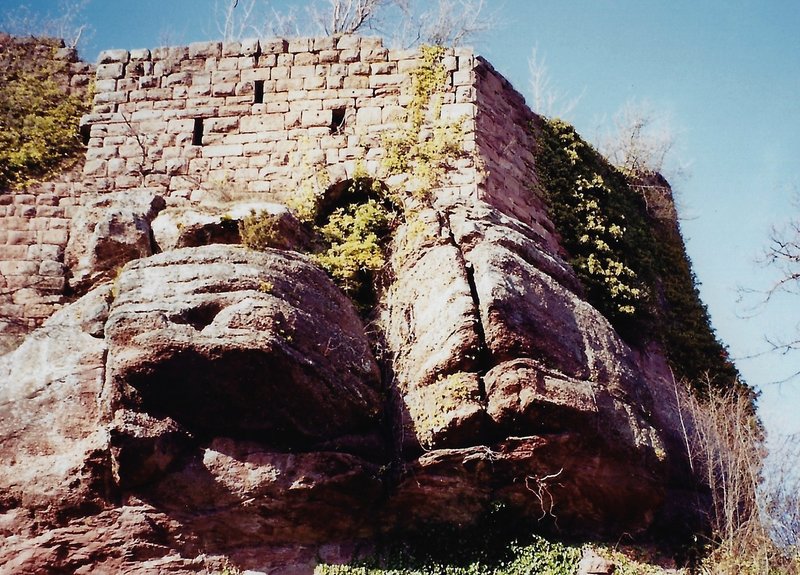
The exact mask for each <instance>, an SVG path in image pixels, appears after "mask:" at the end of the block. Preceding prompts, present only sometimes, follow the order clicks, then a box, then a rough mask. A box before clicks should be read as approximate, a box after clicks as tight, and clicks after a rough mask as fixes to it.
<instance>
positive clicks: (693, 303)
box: [533, 118, 752, 395]
mask: <svg viewBox="0 0 800 575" xmlns="http://www.w3.org/2000/svg"><path fill="white" fill-rule="evenodd" d="M533 130H534V133H535V136H536V140H537V149H536V150H535V155H536V166H537V176H538V185H539V187H540V188H541V190H542V192H543V194H544V196H545V198H546V199H547V201H548V203H549V207H550V217H551V219H552V220H553V223H554V224H555V226H556V229H557V230H558V233H559V234H560V236H561V238H562V243H563V245H564V247H565V248H566V250H567V252H568V254H569V261H570V264H571V265H572V267H573V269H574V270H575V272H576V274H577V275H578V277H579V279H580V280H581V283H582V284H583V286H584V288H585V290H586V292H587V297H588V300H589V302H590V303H591V304H592V305H593V306H594V307H595V308H597V309H598V310H599V311H600V312H601V313H603V315H605V316H606V317H607V318H608V319H609V321H611V323H612V324H613V325H614V326H615V328H616V329H617V330H618V331H619V332H620V334H621V335H622V336H623V337H624V338H625V339H627V340H628V341H630V342H632V343H640V344H643V343H646V342H647V341H650V340H652V339H654V338H655V339H657V340H658V341H660V342H661V343H662V344H663V346H664V348H665V350H666V353H667V356H668V359H669V362H670V365H671V367H672V369H673V371H674V373H675V376H676V377H677V378H678V379H683V380H686V381H690V382H693V383H694V384H695V385H696V391H698V392H702V389H703V388H704V387H705V384H704V383H701V382H704V381H705V378H706V377H708V378H709V379H710V380H711V382H712V385H713V386H714V387H717V388H719V389H730V388H738V389H739V390H740V391H742V392H745V393H748V394H751V395H752V391H751V390H750V388H748V387H747V385H745V384H744V383H741V382H740V377H739V373H738V371H737V370H736V368H735V367H734V365H733V364H732V363H731V361H730V359H729V357H728V354H727V351H726V350H725V348H724V347H723V346H722V344H720V342H719V341H718V340H717V337H716V334H715V333H714V330H713V329H712V328H711V324H710V320H709V316H708V310H707V309H706V307H705V305H704V304H703V302H702V301H701V300H700V294H699V292H698V289H697V281H696V278H695V276H694V274H693V272H692V270H691V263H690V262H689V259H688V257H687V256H686V250H685V247H684V244H683V238H682V237H681V234H680V229H679V228H678V224H677V222H674V221H665V220H661V219H658V218H655V217H650V215H649V214H648V212H647V209H646V206H645V203H644V200H643V198H642V195H641V194H640V193H639V192H638V191H637V190H636V189H635V187H634V186H632V185H631V182H630V181H629V180H628V178H626V176H625V175H623V174H622V173H621V172H619V171H618V170H617V169H615V168H614V167H613V166H611V165H610V164H609V163H608V162H607V161H606V160H605V159H604V158H603V157H602V156H601V155H600V154H599V153H598V152H597V151H596V150H594V148H592V146H590V145H589V144H588V143H586V142H585V141H584V140H583V139H581V137H580V136H579V135H578V134H577V133H576V132H575V129H574V128H573V127H572V126H570V125H569V124H567V123H565V122H563V121H561V120H547V119H544V118H539V119H537V121H536V122H535V124H534V126H533Z"/></svg>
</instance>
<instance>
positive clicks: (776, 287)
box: [761, 195, 800, 381]
mask: <svg viewBox="0 0 800 575" xmlns="http://www.w3.org/2000/svg"><path fill="white" fill-rule="evenodd" d="M795 204H796V206H797V207H798V208H800V195H798V198H797V200H796V201H795ZM761 263H762V264H764V265H765V266H767V267H770V268H773V269H774V270H776V271H777V273H778V279H777V280H776V281H775V282H774V283H773V284H772V285H771V286H770V287H769V288H768V289H767V290H766V291H763V292H761V295H762V297H763V299H762V302H761V304H763V305H768V304H769V303H770V302H772V300H773V299H774V298H776V297H777V296H778V295H779V294H788V295H791V296H800V216H795V217H793V218H792V219H790V220H789V221H788V222H787V223H786V224H784V225H782V226H774V227H773V228H772V231H771V232H770V237H769V245H768V246H767V249H766V250H765V252H764V255H763V256H762V258H761ZM766 340H767V343H768V344H769V352H770V353H779V354H782V355H789V354H793V353H794V352H797V351H800V320H799V321H798V322H797V323H796V324H795V326H794V333H793V334H792V335H789V336H782V337H776V336H773V335H768V336H766ZM798 376H800V369H798V368H797V366H795V369H793V370H792V372H791V373H790V375H789V376H788V377H787V378H785V379H784V381H788V380H790V379H794V378H795V377H798Z"/></svg>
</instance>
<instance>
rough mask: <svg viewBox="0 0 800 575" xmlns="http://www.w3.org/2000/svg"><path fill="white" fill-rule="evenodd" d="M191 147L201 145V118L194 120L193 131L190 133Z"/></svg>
mask: <svg viewBox="0 0 800 575" xmlns="http://www.w3.org/2000/svg"><path fill="white" fill-rule="evenodd" d="M192 145H193V146H202V145H203V118H195V119H194V130H193V131H192Z"/></svg>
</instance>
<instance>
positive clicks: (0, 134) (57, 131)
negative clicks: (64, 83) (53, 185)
mask: <svg viewBox="0 0 800 575" xmlns="http://www.w3.org/2000/svg"><path fill="white" fill-rule="evenodd" d="M2 48H3V49H4V50H5V51H6V53H5V54H4V55H3V56H4V58H3V59H4V62H5V64H4V66H2V67H0V190H6V189H16V188H22V187H24V186H26V185H28V184H30V183H31V182H32V181H34V180H36V179H40V178H45V177H47V176H48V175H49V174H51V173H53V172H54V171H55V170H57V169H58V168H60V167H62V166H63V165H65V164H66V163H68V162H69V161H70V160H74V159H75V158H76V157H77V156H78V155H79V154H80V153H82V144H81V140H80V134H79V125H78V124H79V121H80V117H81V115H82V114H84V113H85V112H86V111H87V110H88V108H89V105H88V101H85V100H83V99H81V98H78V97H77V96H74V95H67V94H65V93H64V91H63V90H62V88H61V87H60V86H59V84H58V82H57V80H56V79H57V77H58V75H59V74H60V73H62V72H63V70H64V69H63V66H65V64H63V63H60V62H56V61H54V60H53V59H45V58H41V57H38V59H35V60H34V61H29V59H30V58H31V57H32V56H31V54H38V52H37V51H32V52H30V53H29V52H28V51H26V50H25V45H22V44H21V45H17V44H14V43H9V44H6V45H4V46H3V47H2Z"/></svg>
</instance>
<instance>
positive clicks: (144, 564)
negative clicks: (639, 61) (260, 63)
mask: <svg viewBox="0 0 800 575" xmlns="http://www.w3.org/2000/svg"><path fill="white" fill-rule="evenodd" d="M99 243H102V241H100V242H99ZM392 267H393V269H394V272H395V274H394V275H395V278H396V279H395V280H394V281H393V283H392V284H391V285H390V286H388V288H387V289H386V290H385V291H384V294H383V296H382V302H381V305H380V306H379V309H381V310H382V312H381V314H380V316H379V317H377V318H375V319H374V320H373V322H372V323H370V324H369V325H370V328H369V330H370V333H371V334H372V335H371V336H370V337H368V336H367V328H366V327H365V324H364V322H363V321H362V319H361V318H360V317H359V316H358V314H357V312H356V309H355V308H354V306H353V304H352V303H351V302H350V300H349V299H348V298H347V297H346V296H344V295H343V294H342V292H341V291H340V290H339V289H338V288H336V287H335V286H334V285H333V283H332V282H331V281H330V280H329V279H328V277H327V276H326V275H325V274H324V273H323V272H322V271H321V270H320V269H319V268H317V267H316V266H315V265H314V264H313V263H312V261H311V260H310V259H309V258H308V257H306V256H304V255H301V254H299V253H297V252H292V251H286V250H274V249H270V250H267V251H265V252H263V253H262V252H253V251H249V250H246V249H244V248H242V247H239V246H231V245H220V244H217V245H208V246H198V247H187V248H181V249H175V250H172V251H167V252H164V253H161V254H157V255H153V256H150V257H145V258H142V259H137V260H135V261H132V262H130V263H128V264H127V265H126V266H125V267H124V268H122V270H121V272H120V273H119V274H118V275H117V276H116V278H115V279H114V281H113V282H107V283H104V284H101V285H99V286H98V287H96V288H94V289H93V290H91V291H90V292H89V293H87V294H86V295H85V296H84V297H83V298H82V299H80V300H78V301H77V302H76V303H74V304H72V305H71V306H69V307H67V308H65V309H64V310H62V311H61V312H59V313H58V314H57V315H55V316H53V317H52V318H51V319H50V320H49V321H48V322H47V324H46V325H45V326H44V327H43V328H42V329H41V330H39V331H37V332H35V333H34V334H33V335H32V336H31V337H30V338H29V339H28V340H27V341H26V342H25V343H24V344H23V345H22V346H21V347H20V348H19V349H18V350H16V351H15V352H13V353H12V354H9V355H6V356H3V357H1V358H0V376H2V380H3V381H4V382H7V383H5V384H4V385H3V386H2V387H0V394H1V395H0V425H2V434H1V435H0V483H1V484H0V493H2V494H3V495H2V500H0V512H1V513H2V515H0V530H2V533H3V535H4V539H3V543H2V544H0V564H3V565H8V566H12V567H14V572H17V573H42V572H62V571H64V570H70V571H72V572H75V573H83V572H87V573H88V572H95V571H92V569H93V568H95V567H97V566H102V567H103V568H105V569H107V570H108V571H109V572H119V573H149V572H156V571H157V572H160V573H170V572H173V573H198V572H214V570H215V569H218V568H219V565H221V564H222V563H221V561H223V560H230V561H232V562H234V563H235V564H237V565H240V566H242V567H243V568H249V569H255V570H261V571H267V570H270V569H273V568H275V567H278V566H286V565H294V566H295V567H296V568H298V569H300V571H301V572H302V571H310V569H311V567H312V566H313V563H314V557H315V556H316V555H317V554H318V553H321V554H323V555H325V556H326V557H327V558H328V559H329V560H337V559H340V558H343V557H344V558H346V557H347V556H348V554H349V553H352V551H353V548H351V547H347V544H346V542H348V541H358V540H369V539H370V538H372V537H374V536H376V535H377V534H379V533H382V532H387V531H393V530H414V529H416V528H418V527H419V525H421V524H441V523H443V524H449V525H465V524H469V523H472V522H474V521H475V520H476V519H478V518H479V517H480V516H481V515H482V514H483V513H485V512H486V510H487V509H488V508H489V506H490V505H491V504H492V503H493V502H497V501H502V502H504V503H506V504H507V505H508V507H509V508H510V509H512V510H513V511H515V512H516V513H518V514H519V516H520V517H521V518H523V519H524V520H529V521H534V522H536V521H538V525H539V527H540V528H541V529H545V530H547V529H554V530H562V531H565V532H569V533H572V534H580V533H586V534H591V535H594V536H597V535H609V536H614V535H618V534H619V533H622V532H627V533H641V532H644V531H646V530H647V529H648V528H649V527H651V526H653V525H657V524H658V523H659V521H661V522H663V517H665V516H667V513H666V512H665V504H666V502H667V500H669V501H670V507H673V508H674V507H675V506H680V505H683V506H684V508H687V509H688V508H690V505H689V504H688V503H687V501H685V500H686V499H687V498H688V497H690V496H691V483H690V481H689V476H688V472H687V469H686V462H685V461H684V458H683V455H682V453H683V452H682V451H681V450H680V434H679V427H678V423H677V419H676V414H677V411H676V406H675V399H674V398H675V395H674V393H672V392H671V391H670V390H671V389H672V388H671V387H670V385H671V382H670V381H669V380H668V370H667V369H666V368H665V367H664V363H663V358H660V356H658V355H657V354H656V353H654V352H651V353H645V352H644V351H641V350H640V351H634V350H632V349H630V348H629V347H628V346H627V344H625V343H624V342H623V341H622V340H621V339H620V338H619V337H618V336H617V335H616V333H615V332H614V330H613V329H612V328H611V326H610V325H609V323H608V322H607V321H606V320H605V319H604V318H603V317H602V316H601V315H600V314H599V313H598V312H597V311H596V310H594V308H592V307H591V306H589V305H588V304H587V303H586V302H585V301H584V300H583V299H582V297H581V290H580V287H579V285H578V282H577V280H576V279H575V277H574V276H573V274H572V272H571V270H570V268H569V267H568V266H567V265H566V264H565V263H564V262H563V260H561V259H560V257H559V256H558V255H557V254H553V253H551V251H550V250H549V249H548V248H547V246H546V244H545V243H544V242H542V240H541V238H540V237H539V236H538V235H537V234H536V233H535V231H534V230H533V229H532V228H529V227H528V226H527V225H525V224H523V223H521V222H519V221H517V220H514V219H513V218H510V217H509V216H507V215H503V214H501V213H500V212H498V211H497V210H495V209H494V208H492V207H491V206H489V205H488V204H484V203H480V202H473V203H464V202H460V203H451V204H449V205H446V206H438V207H436V208H433V207H431V208H427V209H423V210H421V211H419V212H417V213H416V215H415V218H414V219H413V220H412V221H409V222H407V223H406V224H404V225H403V226H402V227H401V228H400V229H399V230H398V231H397V234H396V236H395V241H394V246H393V261H392ZM375 349H380V350H381V351H382V353H381V355H380V361H378V359H376V356H375V354H374V351H373V350H375ZM678 494H680V495H678ZM680 497H682V498H683V499H680ZM304 549H305V550H306V551H303V550H304ZM298 566H299V567H298Z"/></svg>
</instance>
